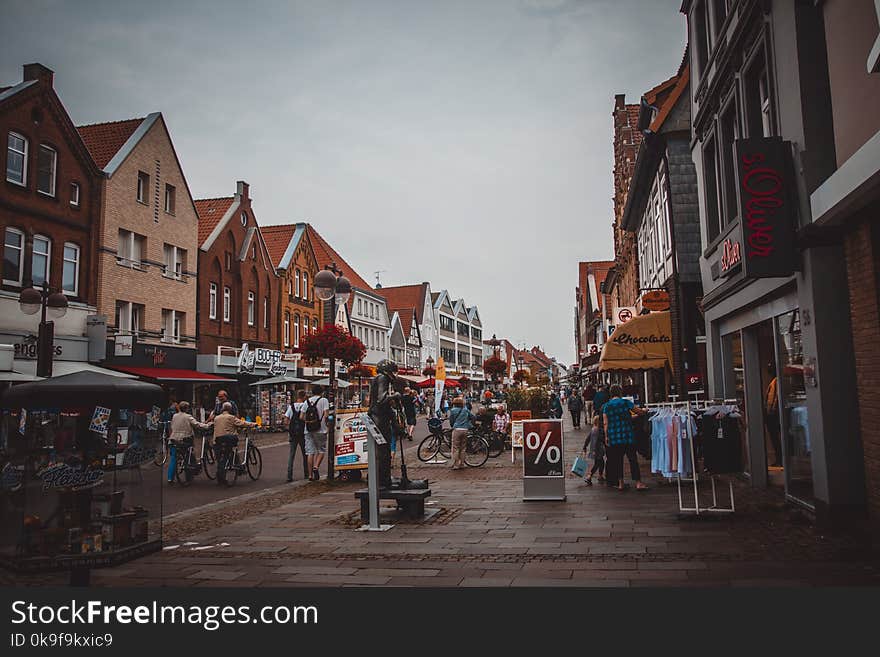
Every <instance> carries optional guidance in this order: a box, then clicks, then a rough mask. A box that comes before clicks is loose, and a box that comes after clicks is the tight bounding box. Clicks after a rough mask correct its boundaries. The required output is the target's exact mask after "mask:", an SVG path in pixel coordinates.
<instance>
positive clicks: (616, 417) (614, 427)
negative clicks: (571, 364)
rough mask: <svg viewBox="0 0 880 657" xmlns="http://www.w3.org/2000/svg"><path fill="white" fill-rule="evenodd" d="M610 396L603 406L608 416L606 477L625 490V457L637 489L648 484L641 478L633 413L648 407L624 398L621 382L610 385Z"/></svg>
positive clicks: (606, 423) (604, 415)
mask: <svg viewBox="0 0 880 657" xmlns="http://www.w3.org/2000/svg"><path fill="white" fill-rule="evenodd" d="M609 394H610V395H611V399H610V400H609V401H607V402H606V403H605V404H604V405H603V406H602V415H603V417H604V418H605V446H606V447H607V450H606V454H607V458H608V463H607V468H606V472H605V474H606V477H607V481H608V485H609V486H617V488H618V489H619V490H624V489H625V488H626V486H625V485H624V483H623V457H624V455H626V458H627V460H628V461H629V470H630V476H631V477H632V480H633V481H634V482H635V484H636V490H644V489H646V488H647V486H645V484H643V483H642V481H641V472H640V471H639V460H638V455H637V454H636V437H635V431H634V429H633V421H632V414H633V413H635V414H636V415H644V414H645V413H646V411H645V410H644V409H641V408H638V407H637V406H636V405H635V404H633V403H632V402H631V401H630V400H629V399H623V398H622V395H623V390H622V389H621V387H620V386H619V385H613V386H611V390H610V391H609Z"/></svg>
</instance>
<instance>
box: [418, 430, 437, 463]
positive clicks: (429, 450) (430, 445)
mask: <svg viewBox="0 0 880 657" xmlns="http://www.w3.org/2000/svg"><path fill="white" fill-rule="evenodd" d="M439 451H440V439H439V438H437V436H435V435H433V434H432V435H430V436H425V437H424V438H423V439H422V442H420V443H419V449H418V451H417V452H416V453H417V455H418V457H419V461H424V462H428V461H430V460H431V459H433V458H434V457H435V456H437V452H439Z"/></svg>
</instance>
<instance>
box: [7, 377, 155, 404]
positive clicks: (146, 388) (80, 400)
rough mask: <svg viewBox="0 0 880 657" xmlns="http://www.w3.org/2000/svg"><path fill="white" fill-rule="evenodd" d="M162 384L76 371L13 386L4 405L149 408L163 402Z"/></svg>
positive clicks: (8, 391)
mask: <svg viewBox="0 0 880 657" xmlns="http://www.w3.org/2000/svg"><path fill="white" fill-rule="evenodd" d="M164 397H165V392H164V391H163V390H162V388H161V387H160V386H157V385H155V384H153V383H145V382H144V381H138V380H136V379H127V378H122V377H118V376H113V375H111V374H102V373H100V372H88V371H83V372H74V373H73V374H65V375H63V376H56V377H52V378H50V379H43V380H42V381H34V382H33V383H22V384H21V385H16V386H13V387H11V388H10V389H9V390H7V391H6V392H4V393H3V396H2V398H0V406H2V407H3V408H87V407H91V406H106V407H108V408H128V409H147V408H150V407H151V406H156V405H161V404H162V402H163V400H164Z"/></svg>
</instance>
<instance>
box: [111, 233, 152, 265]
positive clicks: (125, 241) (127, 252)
mask: <svg viewBox="0 0 880 657" xmlns="http://www.w3.org/2000/svg"><path fill="white" fill-rule="evenodd" d="M145 241H146V238H144V236H143V235H138V234H137V233H133V232H131V231H130V230H124V229H122V228H120V229H119V246H118V249H117V251H116V262H118V263H119V264H121V265H125V266H127V267H133V268H135V269H140V266H141V258H142V257H143V255H144V244H145Z"/></svg>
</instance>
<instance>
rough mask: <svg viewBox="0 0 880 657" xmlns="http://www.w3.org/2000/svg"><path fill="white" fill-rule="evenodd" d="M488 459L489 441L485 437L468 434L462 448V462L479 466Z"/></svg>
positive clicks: (475, 466)
mask: <svg viewBox="0 0 880 657" xmlns="http://www.w3.org/2000/svg"><path fill="white" fill-rule="evenodd" d="M488 460H489V443H487V442H486V439H485V438H481V437H480V436H475V435H473V434H468V437H467V443H466V445H465V448H464V462H465V464H467V465H468V466H470V467H472V468H479V467H480V466H481V465H483V464H484V463H485V462H486V461H488Z"/></svg>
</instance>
